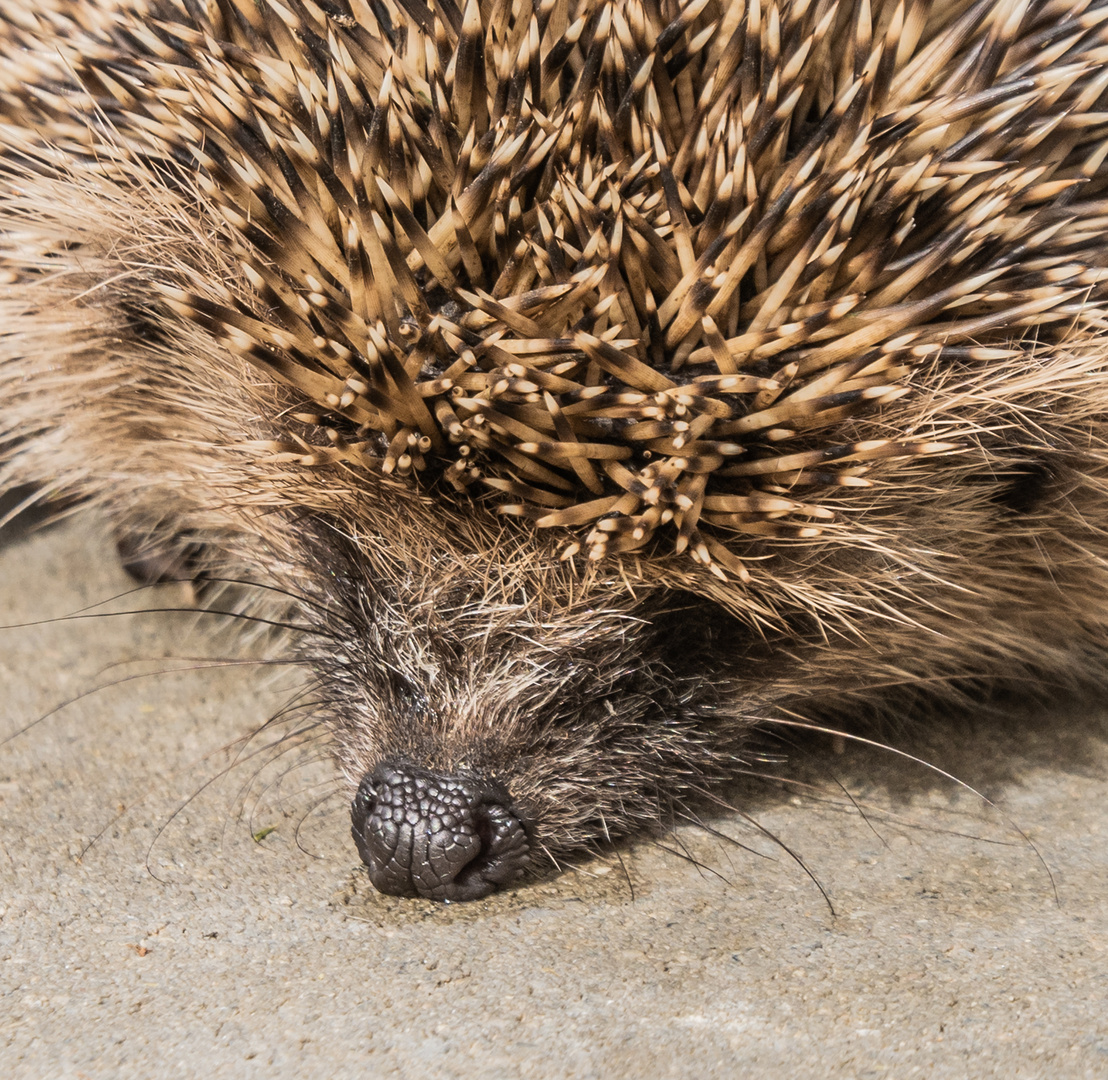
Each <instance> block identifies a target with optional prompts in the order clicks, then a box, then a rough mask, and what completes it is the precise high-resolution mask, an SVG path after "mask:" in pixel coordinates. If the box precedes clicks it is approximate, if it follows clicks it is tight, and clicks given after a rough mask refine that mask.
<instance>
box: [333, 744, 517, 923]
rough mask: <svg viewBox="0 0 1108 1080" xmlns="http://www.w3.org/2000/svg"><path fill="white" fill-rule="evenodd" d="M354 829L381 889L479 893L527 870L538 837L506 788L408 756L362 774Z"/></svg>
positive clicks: (468, 896)
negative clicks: (432, 769)
mask: <svg viewBox="0 0 1108 1080" xmlns="http://www.w3.org/2000/svg"><path fill="white" fill-rule="evenodd" d="M350 815H351V834H352V835H353V837H354V843H355V845H356V847H357V849H358V854H359V855H360V856H361V858H362V861H363V862H364V863H365V865H366V867H367V868H368V870H369V878H370V881H372V882H373V885H374V887H375V888H376V889H378V890H379V891H380V892H383V893H389V894H391V895H394V896H423V897H426V898H428V899H431V900H443V901H447V902H450V901H454V900H479V899H481V898H482V897H484V896H487V895H488V894H489V893H491V892H493V891H495V890H496V889H498V888H502V887H504V886H507V885H511V884H513V883H514V882H516V881H518V880H519V878H520V877H522V876H523V874H524V872H525V871H526V869H527V867H528V865H529V864H530V861H531V850H530V849H531V844H530V839H529V837H528V833H527V829H526V827H525V825H524V823H523V821H522V820H521V819H520V818H519V817H518V816H517V814H516V812H515V811H514V809H513V808H512V806H511V800H510V797H509V796H508V793H507V791H505V789H504V788H503V787H502V786H501V785H500V784H498V783H496V782H495V781H492V780H487V779H484V778H481V777H478V776H440V775H438V774H436V773H433V772H430V771H429V770H426V769H420V768H418V767H416V766H414V765H409V764H407V763H405V762H402V761H384V762H381V763H380V764H379V765H378V766H377V767H376V768H375V769H373V771H372V772H370V773H367V774H366V775H365V777H363V779H362V782H361V784H360V785H359V786H358V791H357V794H356V795H355V796H354V800H353V802H352V803H351V807H350Z"/></svg>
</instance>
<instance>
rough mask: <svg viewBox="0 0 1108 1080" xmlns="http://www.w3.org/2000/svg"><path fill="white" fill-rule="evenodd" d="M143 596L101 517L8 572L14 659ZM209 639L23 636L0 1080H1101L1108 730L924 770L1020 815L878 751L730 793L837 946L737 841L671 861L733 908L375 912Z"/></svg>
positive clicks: (563, 884) (167, 634) (3, 882)
mask: <svg viewBox="0 0 1108 1080" xmlns="http://www.w3.org/2000/svg"><path fill="white" fill-rule="evenodd" d="M127 587H128V583H127V580H126V579H125V578H124V577H123V575H122V574H121V573H120V571H119V570H118V569H117V568H116V567H115V565H114V563H113V560H112V556H111V551H110V547H109V546H108V544H107V543H106V542H105V540H104V538H103V536H102V533H101V530H100V528H99V526H98V524H97V522H96V521H95V520H94V519H91V518H83V517H78V518H75V519H74V520H73V521H72V523H70V524H68V525H65V526H62V527H59V528H56V529H54V530H51V531H48V532H45V533H42V534H40V535H38V536H36V537H35V538H33V539H32V540H30V541H19V542H14V543H9V544H7V545H6V546H5V547H3V548H2V549H0V622H2V623H4V624H11V623H16V622H23V621H29V620H41V619H44V618H48V617H51V616H58V615H63V614H65V613H67V612H71V611H74V610H76V609H78V608H81V607H82V606H83V605H85V604H88V603H93V602H95V601H99V600H102V599H104V598H106V597H108V596H111V595H112V594H113V593H116V592H119V591H122V590H124V589H126V588H127ZM167 602H168V598H167ZM126 603H131V604H139V605H141V604H142V603H143V601H141V600H139V599H137V598H135V597H131V598H128V599H127V601H126ZM202 623H203V620H197V619H195V618H194V617H192V616H188V615H180V614H178V615H158V616H149V615H146V616H126V617H120V618H103V619H91V620H81V621H76V622H65V623H53V624H40V625H37V626H35V627H33V628H27V629H17V630H11V629H9V630H4V631H0V738H6V741H5V742H3V744H2V745H0V1076H4V1077H13V1078H14V1077H20V1078H22V1077H75V1078H77V1077H93V1078H99V1077H120V1078H130V1077H162V1076H167V1077H168V1076H212V1077H255V1076H257V1077H267V1078H283V1077H301V1076H313V1077H314V1076H320V1077H332V1076H333V1077H348V1076H349V1077H376V1076H382V1077H384V1076H390V1077H391V1076H400V1077H455V1076H457V1077H467V1078H468V1077H475V1078H476V1077H517V1076H518V1077H605V1078H608V1077H616V1078H618V1077H686V1076H694V1075H698V1076H704V1077H717V1076H718V1077H732V1076H743V1077H912V1076H922V1077H974V1078H981V1077H993V1076H998V1077H999V1076H1003V1077H1040V1076H1041V1077H1102V1076H1108V873H1106V870H1108V865H1106V864H1108V843H1106V841H1108V744H1106V742H1105V736H1104V731H1105V726H1104V724H1103V723H1102V722H1101V720H1100V719H1099V718H1097V717H1095V716H1094V717H1084V718H1082V717H1078V716H1076V715H1072V712H1066V713H1065V714H1061V713H1060V714H1059V715H1056V716H1038V717H1033V718H1030V719H1027V720H1025V721H1023V722H1021V723H1019V724H1016V723H1013V724H997V723H995V722H989V723H984V722H982V723H979V724H976V725H972V726H971V728H970V729H969V730H965V731H962V730H961V729H957V728H953V727H946V728H940V729H939V730H937V731H936V732H934V733H930V734H926V735H925V736H924V737H923V738H922V741H921V742H919V743H918V744H917V745H916V749H917V750H919V752H921V753H923V754H926V755H927V756H928V757H929V758H930V759H931V760H934V761H935V762H936V763H937V764H940V765H941V766H942V767H943V768H947V769H950V770H951V771H953V772H955V773H957V774H958V775H959V776H961V777H963V778H964V779H966V780H967V781H969V782H971V783H974V784H975V785H977V786H980V787H981V788H983V789H984V790H987V791H988V793H989V794H990V795H991V796H993V797H994V798H996V799H997V801H998V802H999V803H1000V804H1001V806H1002V811H994V810H991V809H990V808H989V807H988V806H986V805H985V804H983V803H982V802H981V801H980V800H978V799H976V798H974V797H972V796H970V795H969V794H968V793H966V792H964V791H960V790H959V789H957V788H954V787H952V786H950V785H942V784H938V783H933V782H932V781H931V780H930V779H928V778H927V774H925V773H923V772H922V770H918V769H909V768H907V767H906V766H904V765H903V764H901V763H898V762H897V761H895V759H890V758H889V757H888V756H887V755H886V756H883V757H882V756H873V755H870V756H867V755H864V754H857V753H854V752H848V753H845V754H843V755H841V756H839V757H835V758H834V760H833V762H832V765H831V767H830V768H829V769H827V770H824V772H823V774H822V779H821V777H820V775H819V772H818V770H817V771H815V772H813V771H812V770H811V769H809V770H807V771H805V769H803V768H800V769H799V771H798V772H796V773H794V776H797V777H799V778H801V779H803V780H804V781H805V782H807V781H813V782H818V783H819V784H820V785H821V786H822V789H823V794H818V795H817V794H809V793H807V789H803V788H797V789H795V793H794V794H793V795H791V796H790V795H787V794H785V795H783V794H781V793H779V792H777V791H775V790H773V789H769V790H765V789H761V790H751V791H749V792H746V793H739V796H740V797H741V798H743V800H744V805H746V806H748V807H749V809H750V811H751V813H752V815H753V816H754V817H756V819H757V820H758V821H759V822H760V823H761V824H762V825H763V826H765V827H766V828H767V829H770V830H772V831H774V832H775V833H776V834H777V835H779V836H780V837H781V838H782V839H783V840H784V841H785V842H787V843H788V845H789V846H790V847H791V848H792V849H793V850H795V851H797V852H798V853H800V855H801V856H802V857H803V859H804V860H805V862H806V864H807V865H808V866H809V868H810V869H811V871H812V873H813V874H814V875H815V876H816V877H817V878H818V879H819V881H820V883H821V884H822V885H823V887H824V888H825V889H826V890H827V892H828V894H829V895H830V897H831V900H832V903H833V905H834V908H835V911H836V914H835V915H834V916H832V915H831V913H830V912H829V910H828V907H827V905H826V904H825V903H824V900H823V898H822V896H821V894H820V892H819V890H818V889H817V888H816V887H815V886H814V885H813V884H812V882H811V880H810V879H809V878H808V877H807V876H806V875H805V873H804V872H803V871H802V870H800V869H799V868H798V867H797V865H796V864H795V863H793V862H791V861H790V860H789V859H788V858H784V857H781V856H780V855H779V854H774V849H773V847H772V845H770V844H769V843H768V842H766V841H765V840H764V839H762V838H760V837H759V835H758V834H757V832H756V831H755V830H754V829H753V827H751V826H750V825H749V824H746V823H744V822H743V821H742V820H741V819H739V818H733V819H731V820H727V819H723V820H722V821H720V822H717V824H719V825H720V827H721V828H722V829H725V830H726V831H728V832H729V833H730V834H732V835H733V836H734V837H735V838H737V839H739V840H740V841H742V842H743V843H744V844H747V845H749V846H750V847H752V848H754V849H755V851H756V852H758V854H751V853H749V852H747V851H744V850H742V849H740V848H738V847H736V846H734V845H730V844H728V843H725V842H724V841H722V840H719V839H717V838H714V837H712V836H710V835H708V834H705V833H697V832H693V831H683V832H682V833H681V834H680V835H679V836H678V837H677V838H670V839H669V840H666V841H664V842H663V843H664V844H665V846H666V847H671V848H672V847H675V846H677V845H681V844H683V845H685V846H686V847H687V849H688V850H689V851H690V852H691V853H692V854H693V855H695V857H696V858H697V859H699V860H701V861H702V862H703V863H704V864H706V865H707V866H708V867H710V868H711V869H712V870H713V871H715V873H713V872H708V871H701V872H698V871H697V870H696V869H695V868H694V867H693V866H691V865H690V864H689V863H688V862H686V861H683V860H681V859H680V858H678V857H676V856H674V855H671V854H669V853H668V852H667V851H666V850H664V849H663V847H662V846H660V845H657V844H650V843H644V844H640V845H638V846H636V847H634V848H631V849H630V850H624V851H623V852H622V853H621V856H622V864H623V865H622V867H621V865H620V862H619V861H618V860H616V859H615V858H610V859H608V860H606V861H604V862H598V863H593V864H590V865H588V866H585V867H582V868H581V869H579V870H578V871H577V872H573V873H567V874H565V875H564V876H562V877H561V878H559V879H557V880H555V881H551V882H547V883H544V884H540V885H536V886H533V887H531V888H528V889H524V890H521V891H519V892H516V893H513V894H511V895H508V896H502V897H496V898H493V899H492V900H490V901H488V902H486V903H482V904H477V905H463V906H454V907H436V906H433V905H428V904H425V903H421V902H416V901H396V900H388V899H384V898H379V897H377V896H375V895H374V894H372V893H371V892H369V891H368V889H367V886H366V885H365V883H364V879H363V877H362V876H361V874H360V873H359V872H358V870H357V868H356V866H355V857H354V854H353V849H352V846H351V845H350V844H349V842H348V839H347V829H348V823H347V818H346V811H345V808H344V807H343V806H342V805H341V800H339V799H337V798H330V799H328V798H327V796H328V794H329V792H330V791H331V786H330V782H329V777H330V773H329V771H328V768H327V767H326V764H325V763H320V762H319V761H315V762H314V763H313V761H312V760H310V759H312V758H318V757H319V756H320V748H319V747H318V746H312V745H308V746H306V747H303V748H301V750H300V751H298V752H297V753H290V754H288V755H285V756H283V757H281V758H279V759H278V760H273V752H272V751H267V750H266V749H265V746H266V745H268V743H270V742H272V740H273V739H274V738H276V737H279V735H280V733H281V732H280V730H274V731H272V732H271V733H270V734H268V735H266V734H263V735H262V736H259V737H258V738H255V739H254V740H252V741H251V742H249V743H247V744H245V746H244V745H243V743H242V741H241V740H242V739H243V738H244V737H245V736H248V735H249V734H250V733H251V732H252V731H253V730H255V729H256V728H257V727H258V725H260V724H261V723H262V722H263V721H264V720H265V719H266V718H267V717H268V716H269V715H271V714H272V713H274V712H276V711H277V710H279V709H280V707H281V705H282V703H283V702H284V701H285V700H287V698H288V696H289V694H290V693H291V692H292V688H294V686H295V680H294V679H293V678H292V677H291V675H290V674H289V673H288V672H284V673H282V672H281V671H280V670H279V669H273V668H271V667H266V666H264V665H259V664H257V663H243V664H239V665H236V666H211V664H210V663H208V662H206V661H205V660H202V659H201V658H207V660H208V661H211V660H214V659H217V658H230V657H235V656H238V657H243V656H244V654H243V652H242V650H241V648H240V647H238V646H236V645H235V644H234V643H233V641H232V640H231V639H228V638H227V637H225V636H220V635H216V636H214V637H213V636H212V634H211V632H210V630H206V629H205V628H204V627H203V625H202ZM247 659H249V657H247ZM179 668H185V669H192V670H184V671H172V672H171V671H170V669H179ZM143 673H154V674H145V675H144V674H143ZM133 676H141V677H133ZM109 682H115V683H116V685H114V686H112V687H109V688H106V689H103V690H100V691H99V692H96V693H92V694H88V695H87V696H84V697H80V699H79V700H76V701H74V702H73V703H72V704H69V705H67V706H66V707H65V708H63V709H61V710H60V711H57V712H55V713H53V714H52V715H50V716H48V717H46V718H45V719H42V720H39V721H38V722H35V721H36V719H37V718H39V717H40V716H42V715H43V714H44V713H46V712H47V710H49V709H50V708H52V707H53V706H55V705H57V704H58V703H59V702H62V701H65V700H67V699H69V698H74V697H77V696H78V695H81V694H83V693H87V692H88V691H90V690H92V689H93V688H94V687H96V686H99V685H101V684H106V683H109ZM28 725H31V726H30V727H29V729H27V730H23V729H24V728H27V726H28ZM285 730H287V729H285ZM236 756H237V758H238V763H237V764H235V765H234V767H233V768H230V769H229V770H228V766H229V765H231V764H232V763H233V760H234V758H235V757H236ZM840 781H841V783H842V784H843V785H844V786H845V788H847V789H849V791H850V792H851V794H852V795H853V797H854V798H855V799H856V801H857V803H858V804H859V806H860V807H862V808H863V811H859V809H856V808H855V807H854V806H852V805H851V803H850V802H849V801H848V800H846V799H845V798H844V797H843V791H842V789H840V788H839V787H838V783H839V782H840ZM1010 822H1015V823H1017V824H1018V826H1019V827H1020V828H1021V829H1022V830H1023V831H1024V832H1025V833H1026V835H1027V837H1028V838H1029V840H1028V841H1025V840H1024V839H1022V838H1021V837H1020V835H1019V834H1018V833H1017V832H1016V831H1015V830H1014V828H1013V826H1012V825H1011V824H1010ZM267 829H273V830H274V831H272V832H269V833H268V834H267V835H265V836H264V838H263V839H262V840H261V842H260V843H256V842H255V841H254V840H253V839H252V838H251V833H252V832H253V833H257V834H261V833H262V832H264V831H265V830H267ZM1030 841H1033V842H1034V845H1035V846H1036V847H1037V849H1038V851H1039V852H1041V854H1042V861H1040V859H1039V858H1038V857H1037V855H1036V853H1035V850H1034V849H1033V848H1032V847H1031V846H1030ZM90 845H91V846H90ZM769 855H773V857H772V858H768V857H764V856H769ZM1047 868H1049V871H1050V873H1051V874H1053V880H1054V886H1052V884H1051V879H1050V875H1049V874H1048V872H1047ZM625 871H626V873H625ZM717 875H718V876H717ZM632 885H633V890H632V887H631V886H632ZM1055 887H1056V890H1057V897H1056V894H1055Z"/></svg>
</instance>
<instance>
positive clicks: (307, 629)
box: [0, 0, 1108, 899]
mask: <svg viewBox="0 0 1108 1080" xmlns="http://www.w3.org/2000/svg"><path fill="white" fill-rule="evenodd" d="M0 55H2V56H3V57H4V64H3V67H4V74H2V75H0V185H2V186H0V260H2V262H3V274H4V278H3V286H2V289H3V292H2V294H0V311H2V317H3V331H2V334H3V336H2V337H0V449H2V451H3V462H4V463H3V465H2V467H0V470H2V471H0V481H2V482H3V483H4V484H10V485H16V484H19V485H29V486H30V487H31V489H32V490H33V491H34V492H35V493H36V495H35V497H36V498H41V499H52V498H56V497H71V496H77V497H81V498H88V499H95V500H97V501H99V502H101V503H103V504H104V505H105V506H106V507H107V508H108V509H109V511H110V513H111V514H112V515H113V520H114V521H115V523H116V528H117V531H118V535H119V537H120V540H121V544H122V545H124V546H126V547H127V548H128V549H129V550H130V551H131V552H132V555H133V557H132V565H133V567H135V568H141V569H142V571H143V572H144V573H145V574H146V576H147V577H158V576H164V575H165V573H166V572H167V571H166V568H167V567H168V568H170V569H171V570H172V571H173V572H174V573H180V572H182V571H184V570H187V572H188V573H190V574H193V575H196V576H205V575H206V576H208V577H233V578H236V579H239V580H249V581H255V582H257V583H259V584H260V585H262V586H272V587H273V589H272V590H271V593H273V594H275V593H276V592H277V591H278V590H279V591H280V592H281V595H285V596H288V597H292V598H293V604H294V607H295V609H296V613H295V619H296V621H297V622H298V623H299V624H301V625H302V626H303V628H304V629H303V633H302V634H301V635H300V636H299V637H298V639H297V643H296V645H295V650H296V652H297V655H298V656H299V657H300V658H301V659H303V661H304V662H305V663H306V664H308V665H310V666H311V667H312V669H313V670H314V671H315V673H316V675H317V677H318V680H319V684H320V687H321V693H320V704H319V705H318V707H317V710H316V713H315V715H314V720H313V722H314V723H316V724H319V725H320V726H321V727H322V728H323V729H325V730H326V731H327V732H328V733H329V734H330V736H331V738H332V742H333V746H334V750H335V756H336V759H337V761H338V764H339V769H340V773H341V775H342V777H343V779H344V783H345V784H346V787H347V792H348V795H349V796H350V797H351V798H352V800H353V803H352V805H353V816H354V826H355V830H354V831H355V840H356V841H357V843H358V847H359V851H360V852H361V854H362V857H363V859H364V860H365V861H366V863H367V865H368V866H369V868H370V874H371V876H372V878H373V880H374V882H375V884H377V885H378V887H380V888H382V889H385V890H388V891H392V892H402V893H403V892H417V893H420V894H423V895H429V896H436V897H440V898H459V899H461V898H467V897H472V896H479V895H483V894H484V893H486V892H488V891H489V890H491V889H492V888H495V887H497V886H500V885H503V884H507V883H510V882H511V881H514V880H516V879H517V878H518V877H519V876H520V875H521V873H523V872H524V870H525V869H526V868H527V867H528V866H530V867H532V868H541V866H543V865H548V864H549V861H550V860H552V859H553V860H558V859H560V858H562V857H563V856H564V855H566V854H569V853H572V852H574V851H576V850H578V849H580V848H582V847H586V846H588V845H589V844H591V843H593V842H595V841H597V840H599V839H605V838H608V837H614V836H617V835H621V834H626V833H628V832H631V831H634V830H636V829H640V828H649V827H651V826H653V825H656V824H657V823H658V822H660V821H663V820H668V819H669V818H671V817H672V816H673V815H674V813H675V812H679V810H677V811H675V808H680V807H681V806H683V805H684V802H685V800H687V799H688V798H689V797H690V796H695V795H697V794H703V793H704V792H705V791H707V790H710V789H712V788H713V787H714V786H715V785H717V784H719V783H720V782H722V781H726V780H727V779H728V778H729V777H732V776H734V775H736V774H738V773H739V772H741V771H743V770H744V769H745V768H747V767H748V765H749V762H748V760H747V758H746V757H745V756H744V754H745V747H746V740H747V735H748V733H749V732H750V731H751V730H752V729H753V728H755V727H757V726H758V725H766V724H773V723H774V722H779V721H782V720H784V719H785V718H790V717H791V718H793V719H795V718H801V719H804V718H815V717H837V718H839V719H842V718H848V719H849V718H858V717H860V716H869V715H873V714H877V713H881V712H888V711H889V710H894V711H898V712H900V711H904V710H906V709H912V710H917V711H925V710H927V709H934V708H936V707H939V708H945V707H947V706H948V705H950V704H952V703H957V702H961V703H963V704H964V703H965V702H967V701H973V700H979V699H981V698H983V697H984V696H985V695H988V694H991V693H993V692H995V691H996V690H998V689H1004V688H1010V687H1013V686H1018V687H1021V688H1030V687H1046V688H1050V687H1066V688H1075V687H1079V688H1089V687H1092V688H1102V687H1103V686H1104V684H1105V681H1106V675H1108V667H1106V662H1105V660H1106V656H1108V651H1106V646H1108V561H1106V560H1108V528H1106V527H1108V499H1106V495H1108V490H1106V469H1108V443H1106V436H1108V348H1106V345H1105V341H1106V338H1105V332H1106V327H1105V317H1106V313H1105V307H1104V302H1105V297H1106V292H1108V249H1106V246H1105V243H1104V236H1105V231H1106V225H1108V198H1106V189H1108V170H1106V168H1105V166H1104V159H1105V157H1106V155H1108V108H1106V99H1108V64H1106V63H1105V58H1106V56H1108V4H1105V3H1102V2H1096V0H1064V2H1063V0H849V2H848V0H796V2H789V0H766V2H764V3H763V2H760V0H691V2H687V3H681V2H678V0H630V2H621V3H613V2H606V0H538V2H534V0H484V2H479V0H460V2H455V0H435V2H434V3H433V4H425V3H423V0H318V2H313V0H287V2H286V0H51V3H49V4H48V5H46V6H45V7H42V8H41V9H40V10H37V11H36V12H34V13H30V12H28V11H27V10H25V5H23V4H22V3H20V2H18V0H0ZM159 567H160V568H161V569H159Z"/></svg>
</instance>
